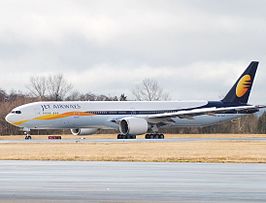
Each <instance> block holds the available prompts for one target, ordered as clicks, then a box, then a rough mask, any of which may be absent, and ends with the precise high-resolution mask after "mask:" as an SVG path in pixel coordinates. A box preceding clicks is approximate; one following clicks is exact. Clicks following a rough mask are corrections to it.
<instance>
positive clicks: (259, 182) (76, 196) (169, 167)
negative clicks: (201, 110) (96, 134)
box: [0, 161, 266, 202]
mask: <svg viewBox="0 0 266 203" xmlns="http://www.w3.org/2000/svg"><path fill="white" fill-rule="evenodd" d="M0 202H266V165H265V164H197V163H187V164H186V163H135V162H134V163H132V162H78V161H74V162H69V161H0Z"/></svg>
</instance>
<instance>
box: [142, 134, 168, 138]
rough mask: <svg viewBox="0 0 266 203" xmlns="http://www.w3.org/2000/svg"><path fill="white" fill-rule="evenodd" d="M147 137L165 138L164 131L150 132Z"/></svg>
mask: <svg viewBox="0 0 266 203" xmlns="http://www.w3.org/2000/svg"><path fill="white" fill-rule="evenodd" d="M145 139H164V134H162V133H148V134H146V135H145Z"/></svg>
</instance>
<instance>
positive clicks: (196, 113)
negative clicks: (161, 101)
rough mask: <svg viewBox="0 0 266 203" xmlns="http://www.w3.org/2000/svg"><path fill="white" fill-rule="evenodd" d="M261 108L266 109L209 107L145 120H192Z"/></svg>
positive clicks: (165, 114)
mask: <svg viewBox="0 0 266 203" xmlns="http://www.w3.org/2000/svg"><path fill="white" fill-rule="evenodd" d="M261 108H266V106H235V107H221V108H216V107H210V108H202V109H193V110H182V111H176V112H171V113H161V114H153V115H148V116H146V118H147V119H160V118H161V119H163V118H171V117H179V118H181V119H193V117H195V116H202V115H215V114H218V113H242V114H243V113H247V114H248V113H254V112H257V111H259V109H261Z"/></svg>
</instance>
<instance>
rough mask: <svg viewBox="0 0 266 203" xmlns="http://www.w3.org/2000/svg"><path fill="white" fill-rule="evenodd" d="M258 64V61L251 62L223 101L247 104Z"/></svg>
mask: <svg viewBox="0 0 266 203" xmlns="http://www.w3.org/2000/svg"><path fill="white" fill-rule="evenodd" d="M258 64H259V62H257V61H252V62H251V63H250V64H249V66H248V67H247V69H246V70H245V72H244V73H243V74H242V75H241V76H240V78H239V79H238V80H237V81H236V83H235V84H234V86H233V87H232V89H231V90H230V91H229V92H228V93H227V95H226V96H225V98H224V99H223V100H222V102H225V103H236V104H246V103H247V102H248V98H249V95H250V92H251V89H252V85H253V81H254V78H255V75H256V71H257V67H258Z"/></svg>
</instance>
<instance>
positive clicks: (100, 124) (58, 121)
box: [6, 101, 240, 129]
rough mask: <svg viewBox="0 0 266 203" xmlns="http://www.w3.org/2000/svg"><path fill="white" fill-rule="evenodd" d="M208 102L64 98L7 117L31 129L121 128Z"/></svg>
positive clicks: (201, 120)
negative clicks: (132, 121) (127, 122)
mask: <svg viewBox="0 0 266 203" xmlns="http://www.w3.org/2000/svg"><path fill="white" fill-rule="evenodd" d="M207 104H208V102H207V101H164V102H161V101H154V102H153V101H152V102H151V101H125V102H122V101H101V102H99V101H73V102H72V101H69V102H67V101H62V102H35V103H30V104H26V105H22V106H19V107H17V108H15V109H13V110H12V112H11V113H9V114H8V115H7V116H6V120H7V121H8V122H9V123H11V124H13V125H16V126H18V127H22V128H28V129H65V128H69V129H71V128H101V129H118V128H119V126H118V122H116V121H118V120H119V119H122V118H125V117H145V116H146V115H150V114H158V113H165V112H167V113H169V112H174V111H179V110H187V109H194V108H201V107H204V106H205V105H207ZM239 116H240V115H237V114H216V115H202V116H197V117H195V118H193V119H185V118H178V117H175V118H171V122H169V125H168V126H188V127H191V126H206V125H211V124H215V123H219V122H223V121H226V120H232V119H234V118H237V117H239Z"/></svg>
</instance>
